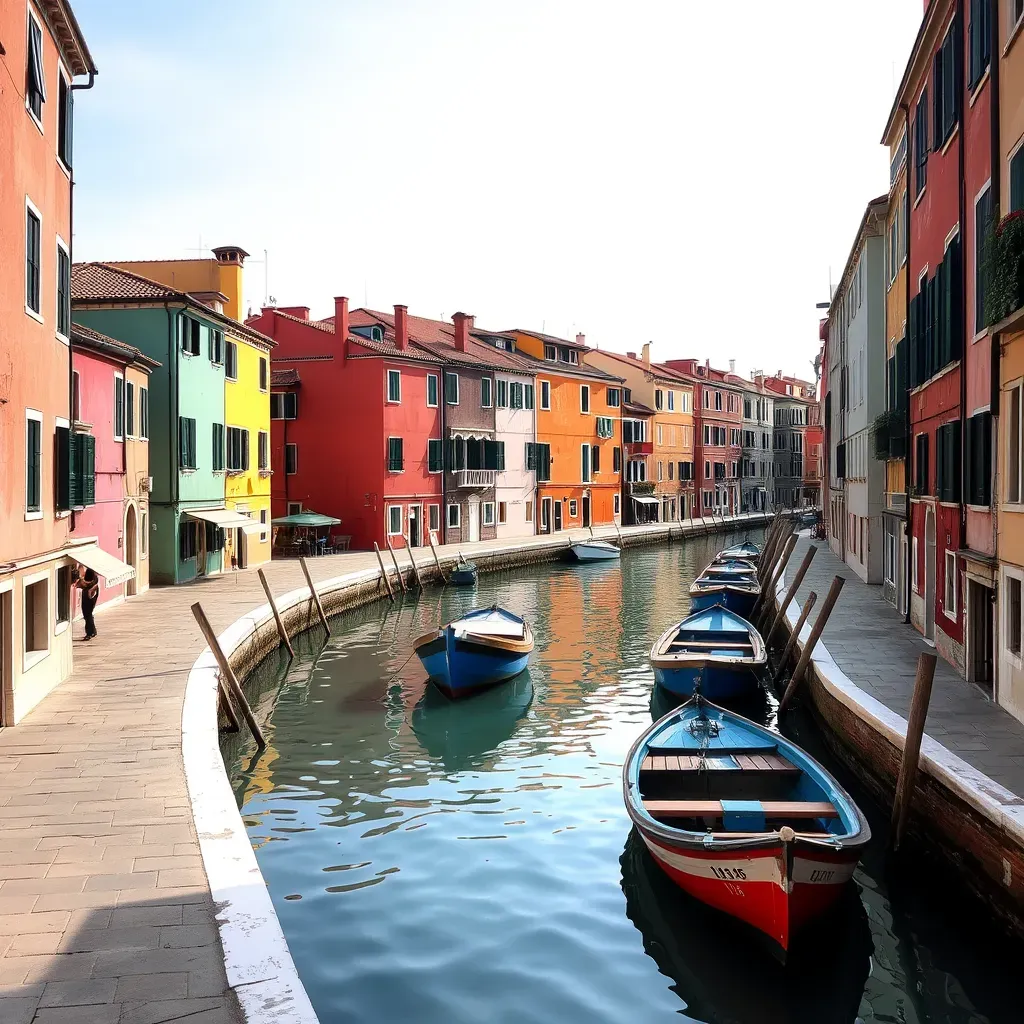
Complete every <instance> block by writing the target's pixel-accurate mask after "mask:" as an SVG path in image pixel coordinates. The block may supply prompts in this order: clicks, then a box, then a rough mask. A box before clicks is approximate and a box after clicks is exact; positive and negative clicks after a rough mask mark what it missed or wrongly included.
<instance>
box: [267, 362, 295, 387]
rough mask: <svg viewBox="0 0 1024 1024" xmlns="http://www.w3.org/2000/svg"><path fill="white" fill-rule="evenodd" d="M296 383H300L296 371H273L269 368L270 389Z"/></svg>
mask: <svg viewBox="0 0 1024 1024" xmlns="http://www.w3.org/2000/svg"><path fill="white" fill-rule="evenodd" d="M298 383H300V378H299V371H298V370H293V369H289V370H275V369H274V368H273V367H271V370H270V386H271V387H272V388H283V387H286V386H287V385H289V384H298Z"/></svg>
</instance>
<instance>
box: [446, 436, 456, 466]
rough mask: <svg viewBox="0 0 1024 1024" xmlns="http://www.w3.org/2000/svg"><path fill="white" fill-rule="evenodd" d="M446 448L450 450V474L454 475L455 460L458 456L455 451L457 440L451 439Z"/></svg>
mask: <svg viewBox="0 0 1024 1024" xmlns="http://www.w3.org/2000/svg"><path fill="white" fill-rule="evenodd" d="M446 447H447V449H448V472H449V473H454V472H455V459H456V456H457V454H458V453H457V452H456V450H455V440H454V438H449V439H448V443H447V445H446Z"/></svg>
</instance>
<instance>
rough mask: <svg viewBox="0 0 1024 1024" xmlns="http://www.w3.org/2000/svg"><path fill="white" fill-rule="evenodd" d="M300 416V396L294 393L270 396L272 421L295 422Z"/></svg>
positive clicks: (288, 392) (286, 392)
mask: <svg viewBox="0 0 1024 1024" xmlns="http://www.w3.org/2000/svg"><path fill="white" fill-rule="evenodd" d="M298 415H299V396H298V395H297V394H296V393H295V392H294V391H285V392H280V393H278V394H276V395H271V396H270V418H271V419H272V420H294V419H296V418H297V417H298Z"/></svg>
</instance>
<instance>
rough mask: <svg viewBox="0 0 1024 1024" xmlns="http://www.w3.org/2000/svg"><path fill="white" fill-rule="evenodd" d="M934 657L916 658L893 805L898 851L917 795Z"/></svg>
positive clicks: (895, 840) (893, 843)
mask: <svg viewBox="0 0 1024 1024" xmlns="http://www.w3.org/2000/svg"><path fill="white" fill-rule="evenodd" d="M936 660H937V659H936V657H935V655H934V654H931V653H929V652H925V651H922V652H921V654H919V655H918V658H917V677H916V678H915V679H914V697H913V699H912V701H911V703H910V721H909V722H908V723H907V735H906V738H905V739H904V741H903V757H901V758H900V777H899V781H897V783H896V799H895V801H894V802H893V805H892V836H891V840H892V848H893V850H898V849H899V848H900V843H901V842H902V841H903V832H904V830H905V829H906V827H907V818H908V817H909V816H910V798H911V797H912V796H913V795H914V783H915V781H916V780H917V765H918V762H919V761H920V758H921V739H922V737H923V736H924V722H925V719H926V718H927V717H928V702H929V701H930V700H931V696H932V682H933V681H934V678H935V663H936Z"/></svg>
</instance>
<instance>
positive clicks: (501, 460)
mask: <svg viewBox="0 0 1024 1024" xmlns="http://www.w3.org/2000/svg"><path fill="white" fill-rule="evenodd" d="M494 443H495V444H496V445H497V449H498V450H497V455H498V465H497V469H498V472H499V473H501V472H503V471H504V469H505V442H504V441H495V442H494Z"/></svg>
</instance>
